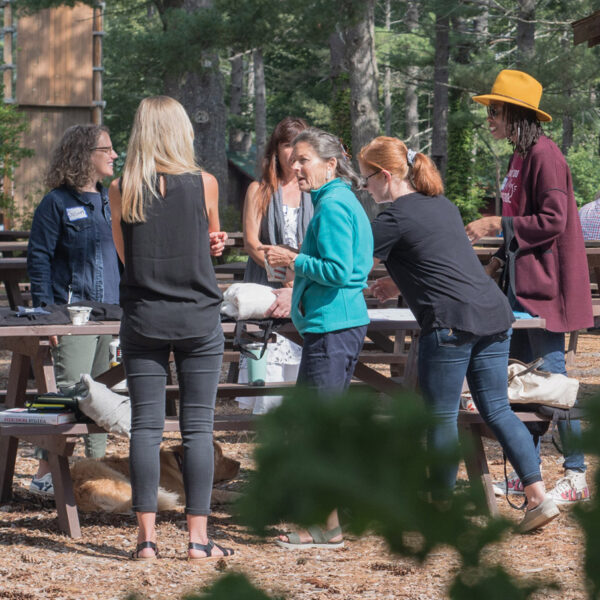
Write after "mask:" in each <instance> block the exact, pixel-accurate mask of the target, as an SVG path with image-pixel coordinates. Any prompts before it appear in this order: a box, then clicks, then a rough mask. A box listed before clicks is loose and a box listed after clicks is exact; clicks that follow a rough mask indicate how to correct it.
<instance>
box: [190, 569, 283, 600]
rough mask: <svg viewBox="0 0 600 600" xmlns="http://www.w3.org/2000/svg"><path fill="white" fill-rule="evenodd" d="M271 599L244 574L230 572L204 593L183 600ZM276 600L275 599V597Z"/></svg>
mask: <svg viewBox="0 0 600 600" xmlns="http://www.w3.org/2000/svg"><path fill="white" fill-rule="evenodd" d="M234 599H235V600H271V599H270V597H269V596H267V595H266V594H265V593H263V592H261V591H260V590H257V589H256V588H255V587H254V586H253V585H252V584H251V583H250V582H249V581H248V580H247V579H246V578H245V577H244V576H243V575H238V574H236V573H229V574H227V575H225V576H224V577H222V578H221V579H219V580H218V581H217V582H216V583H215V584H214V585H212V586H211V587H210V588H208V589H207V590H206V591H205V592H203V593H202V594H191V595H186V596H184V598H183V600H234ZM273 600H275V599H273Z"/></svg>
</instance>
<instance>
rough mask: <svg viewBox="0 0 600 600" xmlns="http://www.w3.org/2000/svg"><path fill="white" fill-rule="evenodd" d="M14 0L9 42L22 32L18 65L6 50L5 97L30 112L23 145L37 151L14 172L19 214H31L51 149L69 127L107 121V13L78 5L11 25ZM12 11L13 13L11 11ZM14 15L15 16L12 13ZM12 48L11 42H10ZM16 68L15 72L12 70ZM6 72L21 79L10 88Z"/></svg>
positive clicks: (6, 4) (7, 29)
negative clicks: (104, 48)
mask: <svg viewBox="0 0 600 600" xmlns="http://www.w3.org/2000/svg"><path fill="white" fill-rule="evenodd" d="M10 4H11V3H10V1H8V2H7V1H6V0H4V25H5V29H4V31H5V34H4V37H5V45H6V42H7V37H8V35H10V32H11V30H12V31H13V32H14V31H16V33H17V39H18V49H17V52H16V64H15V65H12V64H11V63H12V56H10V57H7V56H6V53H5V57H4V62H5V66H4V69H5V79H4V81H5V89H4V101H5V102H11V103H16V104H17V105H18V106H19V109H20V110H22V111H23V112H24V113H25V114H26V115H27V120H28V122H29V131H28V132H27V133H26V134H25V136H24V140H23V145H24V146H25V147H26V148H30V149H32V150H33V151H34V153H35V154H34V156H33V157H31V158H27V159H24V160H23V161H22V162H21V164H20V166H19V167H18V168H17V169H16V171H15V174H14V198H15V204H16V207H17V212H18V213H21V214H25V215H26V214H27V213H28V212H31V210H32V209H34V208H35V206H36V205H37V204H38V203H39V201H40V199H41V197H42V195H43V193H44V191H45V189H44V183H43V180H44V175H45V172H46V169H47V166H48V160H49V157H50V153H51V151H52V148H53V147H54V145H55V144H56V142H57V141H58V140H59V138H60V136H61V135H62V133H63V132H64V131H65V129H67V127H69V126H71V125H74V124H77V123H92V122H93V123H101V122H102V109H103V106H104V104H103V101H102V35H103V28H102V11H103V8H104V4H103V3H98V4H97V6H95V7H94V8H92V7H90V6H87V5H85V4H76V5H75V6H74V7H73V8H69V7H61V8H54V9H47V10H43V11H40V12H38V13H36V14H33V15H29V16H25V17H20V18H19V19H18V22H17V23H16V27H15V26H14V25H13V24H7V10H9V9H10V8H12V7H11V6H10ZM10 13H12V11H10ZM9 16H11V17H12V14H10V15H9ZM11 47H12V45H11ZM15 67H16V75H12V73H10V69H14V68H15ZM7 71H9V77H10V78H11V79H12V81H13V82H15V83H16V85H15V86H14V89H15V92H16V93H15V95H14V98H13V97H12V89H13V86H12V85H10V86H8V87H7V86H6V82H7V79H8V78H9V77H7Z"/></svg>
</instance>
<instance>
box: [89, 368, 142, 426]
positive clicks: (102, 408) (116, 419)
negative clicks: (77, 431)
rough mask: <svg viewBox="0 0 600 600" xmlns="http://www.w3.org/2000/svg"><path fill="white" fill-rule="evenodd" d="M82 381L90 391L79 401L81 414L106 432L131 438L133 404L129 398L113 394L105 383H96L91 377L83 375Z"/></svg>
mask: <svg viewBox="0 0 600 600" xmlns="http://www.w3.org/2000/svg"><path fill="white" fill-rule="evenodd" d="M81 381H83V382H84V383H85V385H86V386H87V389H88V391H89V393H88V395H87V396H86V397H85V398H81V399H80V400H79V403H78V404H79V408H80V409H81V412H83V413H84V414H85V415H87V416H88V417H89V418H90V419H92V420H93V421H94V422H95V423H96V425H99V426H100V427H104V429H106V431H110V432H111V433H116V434H118V435H126V436H127V437H130V433H129V432H130V430H131V402H130V400H129V397H128V396H121V395H119V394H115V393H114V392H111V391H110V390H109V389H108V388H107V387H106V386H105V385H104V384H103V383H98V382H97V381H94V380H93V379H92V378H91V377H90V376H89V375H82V376H81Z"/></svg>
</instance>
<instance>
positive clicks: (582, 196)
mask: <svg viewBox="0 0 600 600" xmlns="http://www.w3.org/2000/svg"><path fill="white" fill-rule="evenodd" d="M594 142H595V143H594ZM597 144H598V139H596V140H595V141H592V140H590V141H588V142H587V143H584V144H581V145H580V146H577V147H573V148H571V150H570V151H569V153H568V154H567V161H568V163H569V167H570V169H571V175H572V176H573V190H574V192H575V200H577V204H578V205H579V206H582V205H583V204H587V203H588V202H591V201H592V200H593V199H594V198H595V197H596V194H597V193H598V192H599V191H600V156H599V155H598V146H597Z"/></svg>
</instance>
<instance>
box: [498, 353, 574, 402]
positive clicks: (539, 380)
mask: <svg viewBox="0 0 600 600" xmlns="http://www.w3.org/2000/svg"><path fill="white" fill-rule="evenodd" d="M539 362H541V361H539V360H538V361H535V362H534V363H530V364H529V365H527V364H524V363H522V362H520V361H517V360H514V359H511V361H510V364H509V365H508V399H509V402H510V403H511V404H544V405H546V406H553V407H554V408H564V409H568V408H572V407H573V406H574V405H575V401H576V400H577V391H578V390H579V381H577V379H573V378H572V377H567V376H566V375H561V374H560V373H547V372H546V371H538V370H537V369H535V368H532V367H534V365H536V364H538V363H539Z"/></svg>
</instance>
